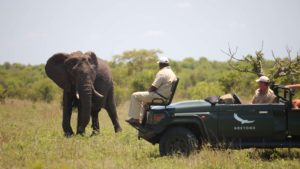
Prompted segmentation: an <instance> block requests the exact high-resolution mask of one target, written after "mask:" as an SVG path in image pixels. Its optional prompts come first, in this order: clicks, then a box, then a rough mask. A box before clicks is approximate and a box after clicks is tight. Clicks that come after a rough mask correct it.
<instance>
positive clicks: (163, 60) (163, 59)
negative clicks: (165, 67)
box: [157, 56, 169, 63]
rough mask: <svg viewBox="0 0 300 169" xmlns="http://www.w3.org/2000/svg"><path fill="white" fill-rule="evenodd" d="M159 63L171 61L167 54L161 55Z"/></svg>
mask: <svg viewBox="0 0 300 169" xmlns="http://www.w3.org/2000/svg"><path fill="white" fill-rule="evenodd" d="M157 63H169V59H168V58H167V57H165V56H162V57H159V58H158V61H157Z"/></svg>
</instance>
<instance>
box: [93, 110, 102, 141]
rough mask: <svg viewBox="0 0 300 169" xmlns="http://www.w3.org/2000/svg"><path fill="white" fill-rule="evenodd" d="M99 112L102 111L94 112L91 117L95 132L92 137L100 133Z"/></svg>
mask: <svg viewBox="0 0 300 169" xmlns="http://www.w3.org/2000/svg"><path fill="white" fill-rule="evenodd" d="M99 111H100V109H98V110H92V113H91V116H92V129H93V132H92V135H91V136H94V135H97V134H99V132H100V127H99V118H98V115H99Z"/></svg>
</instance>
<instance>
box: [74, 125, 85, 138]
mask: <svg viewBox="0 0 300 169" xmlns="http://www.w3.org/2000/svg"><path fill="white" fill-rule="evenodd" d="M76 134H77V135H81V136H84V134H85V129H84V128H83V127H78V128H77V133H76Z"/></svg>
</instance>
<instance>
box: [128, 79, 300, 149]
mask: <svg viewBox="0 0 300 169" xmlns="http://www.w3.org/2000/svg"><path fill="white" fill-rule="evenodd" d="M177 83H178V82H177ZM176 86H177V84H175V85H174V87H173V88H172V92H173V94H172V96H171V98H170V99H169V100H168V101H167V102H161V103H159V104H158V103H155V102H153V103H152V104H150V105H149V107H148V109H147V110H146V113H145V116H144V117H143V121H142V124H141V125H139V126H134V127H135V128H136V129H138V131H139V132H138V137H139V138H142V139H145V140H146V141H148V142H150V143H152V144H157V143H158V144H159V151H160V154H161V155H172V154H177V153H179V154H183V155H189V154H190V153H191V152H193V151H194V150H197V149H200V148H201V145H203V144H207V143H208V144H209V145H210V146H212V147H219V146H222V147H225V148H251V147H255V148H276V147H278V148H290V147H300V109H299V108H297V107H296V105H293V104H292V103H293V100H294V101H295V99H293V97H294V94H295V88H297V87H298V88H300V85H290V86H280V85H273V86H272V89H273V90H274V93H275V94H276V96H277V97H278V103H272V104H241V101H240V99H239V97H238V96H237V95H235V94H232V97H233V100H234V101H233V102H232V103H224V102H223V101H222V100H221V99H218V98H219V97H210V98H208V99H205V100H188V101H182V102H177V103H173V104H170V103H171V101H172V97H173V95H174V93H175V90H176ZM294 107H295V108H294Z"/></svg>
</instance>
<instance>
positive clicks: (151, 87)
mask: <svg viewBox="0 0 300 169" xmlns="http://www.w3.org/2000/svg"><path fill="white" fill-rule="evenodd" d="M156 90H157V88H156V87H155V86H150V88H149V89H148V92H154V91H156Z"/></svg>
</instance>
